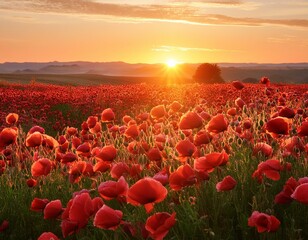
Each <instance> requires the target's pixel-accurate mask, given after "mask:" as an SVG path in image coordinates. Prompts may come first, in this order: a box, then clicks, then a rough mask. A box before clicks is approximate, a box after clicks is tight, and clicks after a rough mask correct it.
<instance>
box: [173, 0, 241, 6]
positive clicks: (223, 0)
mask: <svg viewBox="0 0 308 240" xmlns="http://www.w3.org/2000/svg"><path fill="white" fill-rule="evenodd" d="M172 2H178V3H213V4H226V5H238V4H242V3H243V1H241V0H172Z"/></svg>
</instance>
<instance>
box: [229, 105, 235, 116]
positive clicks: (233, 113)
mask: <svg viewBox="0 0 308 240" xmlns="http://www.w3.org/2000/svg"><path fill="white" fill-rule="evenodd" d="M227 114H228V115H230V116H235V115H236V114H237V111H236V108H235V107H233V108H229V109H228V111H227Z"/></svg>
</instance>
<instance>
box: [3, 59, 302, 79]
mask: <svg viewBox="0 0 308 240" xmlns="http://www.w3.org/2000/svg"><path fill="white" fill-rule="evenodd" d="M218 65H219V66H220V67H221V69H222V77H223V78H224V79H225V81H227V82H229V81H232V80H244V81H249V78H250V80H251V79H257V80H258V79H260V77H262V76H267V77H269V78H270V79H271V81H272V82H281V83H308V63H281V64H257V63H218ZM198 66H199V64H188V63H187V64H179V65H178V66H177V69H176V72H174V73H176V74H177V75H178V77H179V76H180V77H181V78H183V79H191V77H192V76H193V74H194V72H195V70H196V68H197V67H198ZM0 73H3V74H4V73H5V74H26V77H29V76H27V75H28V74H30V75H31V74H32V77H37V75H40V76H43V75H52V74H55V75H61V76H62V75H66V74H67V75H76V74H82V75H84V76H85V75H104V76H105V78H106V76H109V77H112V76H119V77H120V76H121V77H123V76H125V77H133V78H135V79H136V77H137V78H164V77H165V76H166V75H168V74H170V73H171V70H168V69H167V68H166V66H165V65H164V64H143V63H136V64H129V63H125V62H84V61H75V62H56V61H55V62H45V63H40V62H25V63H15V62H6V63H1V64H0ZM247 79H248V80H247Z"/></svg>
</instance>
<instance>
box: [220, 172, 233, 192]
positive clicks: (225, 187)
mask: <svg viewBox="0 0 308 240" xmlns="http://www.w3.org/2000/svg"><path fill="white" fill-rule="evenodd" d="M236 184H237V182H236V181H235V179H234V178H233V177H231V176H229V175H228V176H226V177H225V178H224V179H223V180H222V181H221V182H219V183H217V184H216V189H217V191H218V192H222V191H229V190H232V189H233V188H235V186H236Z"/></svg>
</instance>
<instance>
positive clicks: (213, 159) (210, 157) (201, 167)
mask: <svg viewBox="0 0 308 240" xmlns="http://www.w3.org/2000/svg"><path fill="white" fill-rule="evenodd" d="M228 160H229V155H228V154H227V153H226V152H225V151H224V150H223V151H222V152H221V153H219V152H213V153H209V154H206V155H205V156H203V157H200V158H197V159H195V161H194V169H196V170H197V171H199V172H212V171H214V168H215V167H218V166H222V165H225V164H226V163H227V162H228Z"/></svg>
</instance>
